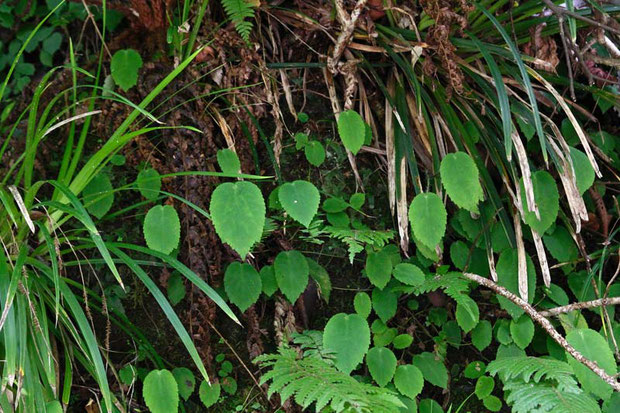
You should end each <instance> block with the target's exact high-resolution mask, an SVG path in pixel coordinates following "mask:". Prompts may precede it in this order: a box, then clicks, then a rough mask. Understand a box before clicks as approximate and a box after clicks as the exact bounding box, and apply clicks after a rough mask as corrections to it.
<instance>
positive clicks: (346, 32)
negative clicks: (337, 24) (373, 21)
mask: <svg viewBox="0 0 620 413" xmlns="http://www.w3.org/2000/svg"><path fill="white" fill-rule="evenodd" d="M367 2H368V0H357V4H355V8H354V9H353V11H352V12H351V17H350V18H347V17H346V13H345V12H344V9H343V8H342V4H341V3H342V2H339V1H337V2H335V4H336V9H337V12H338V16H339V17H340V20H345V19H346V21H344V22H342V24H343V28H342V32H341V33H340V36H338V40H336V47H335V48H334V54H333V56H332V57H329V58H328V59H327V67H328V68H329V70H330V71H331V72H332V73H334V74H335V73H336V72H337V68H336V66H337V65H338V62H339V61H340V57H341V56H342V53H343V52H344V49H345V48H346V47H347V44H348V43H349V40H350V39H351V36H352V35H353V31H354V30H355V26H356V25H357V19H358V18H359V17H360V14H362V9H363V8H364V7H365V6H366V3H367Z"/></svg>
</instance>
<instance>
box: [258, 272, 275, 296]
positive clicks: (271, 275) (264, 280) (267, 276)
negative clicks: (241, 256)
mask: <svg viewBox="0 0 620 413" xmlns="http://www.w3.org/2000/svg"><path fill="white" fill-rule="evenodd" d="M260 279H261V284H262V286H263V293H265V295H266V296H267V297H271V296H272V295H273V294H274V293H275V292H276V291H278V281H277V280H276V272H275V270H274V269H273V265H265V266H264V267H263V268H261V269H260Z"/></svg>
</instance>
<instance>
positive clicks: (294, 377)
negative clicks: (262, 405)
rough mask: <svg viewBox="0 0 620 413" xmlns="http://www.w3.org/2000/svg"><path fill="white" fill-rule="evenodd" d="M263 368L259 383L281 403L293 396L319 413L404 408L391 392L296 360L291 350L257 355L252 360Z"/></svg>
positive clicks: (306, 360)
mask: <svg viewBox="0 0 620 413" xmlns="http://www.w3.org/2000/svg"><path fill="white" fill-rule="evenodd" d="M254 361H255V362H256V363H258V364H259V365H260V366H261V367H263V368H270V370H269V371H268V372H266V373H265V374H263V376H262V377H261V380H260V383H261V384H263V383H268V382H271V383H270V385H269V392H268V395H270V396H271V395H272V394H273V393H278V394H279V395H280V397H281V400H282V402H284V401H286V400H287V399H289V398H290V397H294V399H295V401H296V402H297V404H299V405H300V406H302V408H303V409H304V410H305V409H308V408H309V407H310V406H311V405H312V404H313V403H315V407H314V411H315V412H317V413H318V412H321V411H323V409H324V408H325V407H326V406H329V407H330V408H331V409H333V410H334V411H335V412H356V413H393V412H394V411H396V409H398V408H401V407H404V405H403V404H402V402H400V400H399V399H398V398H397V397H396V395H395V394H394V393H392V392H391V391H389V390H386V389H382V388H380V387H374V386H371V385H368V384H364V383H361V382H358V381H357V380H355V379H354V378H352V377H351V376H349V375H348V374H345V373H342V372H340V371H338V370H336V369H335V368H333V367H332V366H329V365H328V364H326V363H325V362H324V361H322V360H320V359H317V358H301V359H299V358H298V357H297V353H296V352H295V351H294V350H292V349H283V348H281V349H280V350H279V353H278V354H267V355H263V356H259V357H257V358H256V359H255V360H254Z"/></svg>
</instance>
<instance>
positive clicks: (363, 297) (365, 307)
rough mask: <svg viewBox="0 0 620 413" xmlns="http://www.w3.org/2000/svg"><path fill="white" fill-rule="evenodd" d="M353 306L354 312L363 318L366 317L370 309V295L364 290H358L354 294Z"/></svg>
mask: <svg viewBox="0 0 620 413" xmlns="http://www.w3.org/2000/svg"><path fill="white" fill-rule="evenodd" d="M353 307H354V308H355V312H356V313H357V314H359V315H360V316H362V317H364V318H368V316H369V315H370V311H371V309H372V304H371V302H370V297H369V296H368V294H366V293H365V292H359V293H357V294H355V298H354V299H353Z"/></svg>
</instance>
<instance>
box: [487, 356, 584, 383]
mask: <svg viewBox="0 0 620 413" xmlns="http://www.w3.org/2000/svg"><path fill="white" fill-rule="evenodd" d="M487 371H488V372H489V374H491V375H495V374H497V373H499V374H500V375H502V376H503V377H502V379H503V380H504V381H510V380H514V379H521V380H523V381H524V382H526V383H528V382H529V381H530V379H533V380H534V382H536V383H538V382H539V381H541V380H555V381H557V382H558V383H563V382H566V383H567V382H568V381H569V379H572V378H573V369H572V368H571V367H570V365H569V364H568V363H565V362H563V361H560V360H553V359H546V358H540V357H525V356H522V357H506V358H502V359H499V360H493V361H492V362H491V363H489V365H488V367H487Z"/></svg>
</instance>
